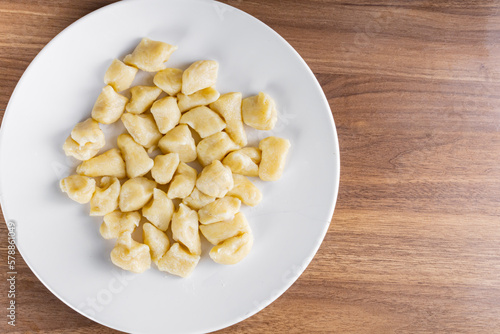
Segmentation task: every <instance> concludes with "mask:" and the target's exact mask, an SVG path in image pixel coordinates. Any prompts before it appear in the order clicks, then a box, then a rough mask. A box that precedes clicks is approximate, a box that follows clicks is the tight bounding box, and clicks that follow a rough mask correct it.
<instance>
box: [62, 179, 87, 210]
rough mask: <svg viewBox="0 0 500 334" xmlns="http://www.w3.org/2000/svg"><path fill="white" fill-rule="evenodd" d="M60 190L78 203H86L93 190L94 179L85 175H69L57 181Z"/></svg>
mask: <svg viewBox="0 0 500 334" xmlns="http://www.w3.org/2000/svg"><path fill="white" fill-rule="evenodd" d="M59 187H60V188H61V191H62V192H64V193H66V194H68V197H69V198H71V199H72V200H73V201H75V202H78V203H80V204H84V203H88V202H89V201H90V199H91V198H92V195H93V194H94V191H95V180H94V179H91V178H89V177H86V176H81V175H71V176H68V177H65V178H64V179H62V180H61V181H60V182H59Z"/></svg>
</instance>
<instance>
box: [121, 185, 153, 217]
mask: <svg viewBox="0 0 500 334" xmlns="http://www.w3.org/2000/svg"><path fill="white" fill-rule="evenodd" d="M155 187H156V182H155V181H151V180H148V179H146V178H145V177H142V176H140V177H136V178H133V179H130V180H127V181H126V182H125V183H124V184H123V185H122V188H121V190H120V200H119V206H120V210H121V211H122V212H129V211H137V210H139V209H141V208H142V207H143V206H144V205H146V203H147V202H149V200H150V199H151V198H152V197H153V190H154V189H155Z"/></svg>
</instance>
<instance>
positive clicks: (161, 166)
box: [151, 153, 180, 184]
mask: <svg viewBox="0 0 500 334" xmlns="http://www.w3.org/2000/svg"><path fill="white" fill-rule="evenodd" d="M179 162H180V160H179V154H177V153H169V154H165V155H161V154H160V155H157V156H156V157H155V160H154V166H153V168H152V169H151V176H152V177H153V179H154V180H155V181H156V183H158V184H167V183H169V182H170V181H171V180H172V177H173V176H174V173H175V171H176V170H177V167H178V166H179Z"/></svg>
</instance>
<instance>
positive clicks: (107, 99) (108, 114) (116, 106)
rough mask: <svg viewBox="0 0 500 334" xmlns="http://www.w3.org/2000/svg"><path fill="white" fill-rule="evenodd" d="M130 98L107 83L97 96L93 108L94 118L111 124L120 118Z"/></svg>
mask: <svg viewBox="0 0 500 334" xmlns="http://www.w3.org/2000/svg"><path fill="white" fill-rule="evenodd" d="M127 102H128V99H127V98H126V97H125V96H123V95H120V94H118V93H117V92H115V90H114V89H113V87H111V86H110V85H107V86H106V87H104V88H103V89H102V91H101V94H99V96H98V97H97V100H96V102H95V104H94V107H93V108H92V118H93V119H95V120H96V121H97V122H99V123H102V124H111V123H114V122H116V121H117V120H119V119H120V117H121V115H122V114H123V111H124V110H125V105H126V104H127Z"/></svg>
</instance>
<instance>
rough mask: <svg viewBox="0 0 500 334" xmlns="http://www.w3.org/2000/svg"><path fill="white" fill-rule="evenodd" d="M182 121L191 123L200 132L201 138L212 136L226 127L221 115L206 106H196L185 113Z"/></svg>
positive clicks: (182, 122)
mask: <svg viewBox="0 0 500 334" xmlns="http://www.w3.org/2000/svg"><path fill="white" fill-rule="evenodd" d="M180 123H181V124H187V125H189V126H190V127H191V128H193V130H195V131H196V132H198V134H199V135H200V137H201V138H205V137H208V136H211V135H213V134H215V133H217V132H220V131H222V130H224V128H225V127H226V123H225V122H224V121H223V120H222V119H221V118H220V116H219V115H217V113H215V112H214V111H212V110H211V109H210V108H207V107H205V106H201V107H196V108H193V109H191V110H189V111H188V112H186V113H184V115H182V117H181V119H180Z"/></svg>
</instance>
